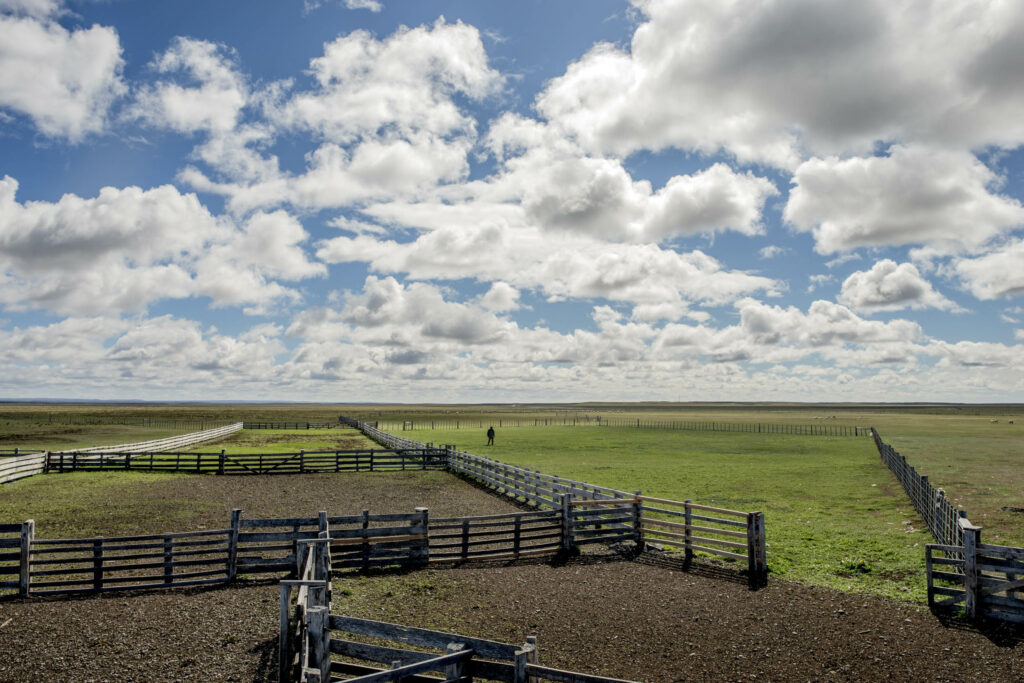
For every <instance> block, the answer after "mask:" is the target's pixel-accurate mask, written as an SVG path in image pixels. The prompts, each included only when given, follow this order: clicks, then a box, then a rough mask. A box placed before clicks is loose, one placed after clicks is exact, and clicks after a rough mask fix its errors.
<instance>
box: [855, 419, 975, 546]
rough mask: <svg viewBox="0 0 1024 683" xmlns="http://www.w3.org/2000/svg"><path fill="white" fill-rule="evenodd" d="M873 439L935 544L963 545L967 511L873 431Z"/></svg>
mask: <svg viewBox="0 0 1024 683" xmlns="http://www.w3.org/2000/svg"><path fill="white" fill-rule="evenodd" d="M871 437H872V438H873V439H874V441H875V447H876V448H877V449H878V454H879V455H880V456H881V458H882V462H884V463H885V465H886V466H887V467H888V468H889V469H890V470H891V471H892V473H893V474H894V475H895V476H896V480H897V481H899V482H900V484H902V485H903V490H904V491H906V492H907V497H908V498H910V502H911V503H912V504H913V506H914V509H915V510H917V513H918V514H919V515H921V519H922V520H924V523H925V524H926V525H927V526H928V529H929V531H931V532H932V536H934V537H935V540H936V541H938V542H939V544H942V545H963V531H962V529H963V525H962V524H961V519H963V518H966V517H967V511H966V510H960V509H959V508H957V507H955V506H954V505H953V503H951V502H950V501H949V499H948V498H946V492H945V491H944V490H942V489H941V488H939V489H937V488H935V487H934V486H932V485H931V483H930V482H929V481H928V477H927V476H926V475H923V474H920V473H918V471H917V470H916V469H915V468H914V467H911V466H910V465H908V464H907V459H906V458H905V457H903V456H902V455H900V454H899V453H897V452H896V449H894V448H893V447H892V446H890V445H889V444H887V443H885V442H883V441H882V438H881V437H880V436H879V435H878V432H876V431H875V429H874V427H872V428H871Z"/></svg>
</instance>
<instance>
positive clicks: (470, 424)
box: [247, 415, 871, 436]
mask: <svg viewBox="0 0 1024 683" xmlns="http://www.w3.org/2000/svg"><path fill="white" fill-rule="evenodd" d="M375 424H377V426H378V428H379V429H381V430H383V431H386V432H392V433H397V432H403V431H417V430H419V431H423V430H461V429H487V428H488V427H496V428H497V429H506V428H514V427H559V426H561V427H630V428H634V429H674V430H685V431H693V432H743V433H746V434H790V435H796V436H870V435H871V430H870V428H869V427H858V426H856V425H845V424H832V423H828V422H823V423H821V424H794V423H785V422H781V423H771V422H767V423H761V422H716V421H714V420H707V421H689V420H657V419H644V418H640V417H637V418H627V417H619V418H616V417H608V418H602V417H601V416H597V417H589V416H583V417H580V416H569V415H562V416H561V417H557V416H556V417H533V418H530V417H497V418H492V419H490V420H488V419H486V418H482V417H481V418H476V419H473V418H467V419H458V418H456V419H437V420H434V419H421V420H418V421H417V420H379V421H376V422H375ZM247 428H248V425H247Z"/></svg>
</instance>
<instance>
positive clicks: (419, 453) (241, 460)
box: [47, 447, 447, 474]
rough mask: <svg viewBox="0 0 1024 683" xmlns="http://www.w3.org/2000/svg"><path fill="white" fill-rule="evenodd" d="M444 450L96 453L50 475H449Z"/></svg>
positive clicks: (58, 459)
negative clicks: (130, 472) (445, 472)
mask: <svg viewBox="0 0 1024 683" xmlns="http://www.w3.org/2000/svg"><path fill="white" fill-rule="evenodd" d="M446 457H447V456H446V453H445V451H444V450H439V449H434V448H423V447H420V448H409V449H404V450H383V449H368V450H349V451H340V450H338V451H305V450H301V451H298V452H296V453H240V454H228V453H226V452H225V451H223V450H222V451H220V452H208V453H181V452H149V453H134V454H132V455H130V456H126V455H125V454H123V453H119V452H105V451H97V452H92V453H89V454H86V455H83V454H80V453H68V452H62V453H50V455H49V458H48V465H47V467H48V471H50V472H76V471H82V470H90V471H91V470H97V471H105V470H141V471H147V472H185V473H194V474H307V473H313V472H381V471H393V470H406V469H409V470H412V469H420V470H423V469H444V468H445V464H446Z"/></svg>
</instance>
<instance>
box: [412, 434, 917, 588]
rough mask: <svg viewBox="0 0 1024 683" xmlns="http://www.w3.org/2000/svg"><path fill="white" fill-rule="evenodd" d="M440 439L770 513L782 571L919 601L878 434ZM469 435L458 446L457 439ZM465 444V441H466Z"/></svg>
mask: <svg viewBox="0 0 1024 683" xmlns="http://www.w3.org/2000/svg"><path fill="white" fill-rule="evenodd" d="M422 434H424V435H425V436H429V439H428V440H433V441H435V442H436V443H455V445H456V446H458V447H459V448H461V449H463V450H468V451H470V452H472V453H477V454H480V455H486V456H488V457H492V458H495V459H497V460H500V461H503V462H509V463H515V464H517V465H522V466H525V467H528V468H531V469H538V470H540V471H542V472H545V473H548V474H557V475H560V476H563V477H569V478H573V479H581V480H584V481H587V482H590V483H594V484H600V485H602V486H608V487H611V488H616V489H620V490H624V491H634V490H638V489H639V490H642V491H643V492H644V493H646V494H649V495H652V496H655V497H662V498H671V499H674V500H684V499H691V500H693V501H694V502H695V503H703V504H706V505H714V506H719V507H727V508H732V509H736V510H743V511H756V510H759V511H761V512H764V513H765V519H766V523H767V533H768V540H769V547H768V559H769V566H770V567H771V571H772V572H773V574H774V575H775V576H778V577H781V578H786V579H791V580H795V581H800V582H803V583H808V584H813V585H823V586H830V587H834V588H839V589H841V590H853V591H859V592H870V593H876V594H882V595H889V596H896V597H909V598H912V599H915V600H916V599H921V598H922V597H923V595H924V594H923V591H922V587H923V586H922V584H923V582H922V580H921V577H923V571H924V548H923V546H924V544H925V543H929V542H931V536H930V535H929V534H928V532H927V531H926V530H925V529H923V528H922V525H921V523H920V520H919V518H918V517H917V515H916V513H915V512H914V510H913V508H912V507H911V505H910V503H909V501H908V500H907V498H906V496H905V495H904V494H903V491H902V489H901V488H900V486H899V484H898V483H897V482H896V481H895V480H894V479H893V477H892V475H891V474H890V473H889V471H888V469H886V468H885V467H884V465H882V464H881V462H880V461H879V459H878V456H877V454H876V453H875V450H874V445H873V443H872V442H871V440H870V439H854V438H828V437H799V436H789V435H777V434H769V435H765V434H749V433H731V432H690V431H670V430H658V429H635V428H618V427H608V428H602V429H579V428H572V427H561V426H559V427H536V428H533V427H531V428H520V429H505V430H502V431H499V432H498V435H497V439H496V440H495V445H494V446H492V447H488V446H486V445H485V444H486V437H485V436H484V435H483V434H482V433H480V434H475V435H474V438H473V439H471V440H468V441H467V440H466V437H468V436H469V434H467V433H466V432H465V431H464V430H458V431H455V430H450V431H442V430H435V431H432V432H422ZM460 437H461V439H460ZM460 441H461V443H460Z"/></svg>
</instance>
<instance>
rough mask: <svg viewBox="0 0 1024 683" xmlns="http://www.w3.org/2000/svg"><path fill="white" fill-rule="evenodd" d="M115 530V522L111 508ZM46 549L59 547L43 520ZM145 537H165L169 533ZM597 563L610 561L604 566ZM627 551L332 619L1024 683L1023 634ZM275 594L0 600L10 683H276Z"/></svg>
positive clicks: (544, 654) (491, 503)
mask: <svg viewBox="0 0 1024 683" xmlns="http://www.w3.org/2000/svg"><path fill="white" fill-rule="evenodd" d="M124 495H131V496H135V495H148V496H159V497H162V498H165V499H168V500H183V501H195V502H196V503H201V504H197V505H195V508H194V509H195V514H194V515H193V517H192V518H191V519H192V523H193V524H194V525H205V526H208V527H209V528H213V527H215V526H223V525H224V523H225V522H226V520H227V512H228V511H229V510H230V509H231V508H234V507H240V508H242V509H244V510H246V516H250V517H269V516H277V515H285V514H287V515H289V516H293V515H304V514H315V512H317V511H318V510H328V511H329V512H330V513H331V514H350V513H353V512H358V511H360V510H362V509H364V508H366V509H370V510H371V511H374V512H392V511H405V510H411V509H412V508H413V507H416V506H427V507H429V508H430V510H431V515H432V516H459V515H470V514H488V513H497V512H505V511H509V510H511V509H513V508H512V506H511V505H510V504H509V503H507V502H506V501H503V500H501V499H499V498H497V497H494V496H492V495H489V494H487V493H486V492H484V491H482V490H480V489H478V488H475V487H473V486H470V485H468V484H464V483H462V482H460V481H459V480H457V479H456V478H454V477H452V476H451V475H447V474H445V473H441V472H411V473H398V472H396V473H373V474H360V475H299V476H287V477H286V476H282V477H213V476H194V477H160V476H159V475H154V480H153V482H152V483H147V484H145V485H138V486H132V487H131V490H130V491H125V492H124ZM112 509H113V510H114V512H113V513H112V514H116V508H112ZM37 522H39V523H40V527H41V528H40V533H41V535H44V534H45V524H44V523H43V522H42V521H41V520H37ZM145 525H146V528H147V529H148V530H152V531H184V530H187V529H186V528H176V529H165V528H163V527H162V526H161V524H160V519H153V520H145ZM599 559H600V561H599ZM656 560H657V558H656V557H654V556H646V557H645V558H644V559H643V560H642V561H639V562H629V561H624V560H622V559H620V558H619V557H618V556H616V555H614V553H609V554H608V555H607V556H606V557H604V558H595V557H593V556H590V555H585V556H583V557H580V558H577V559H572V560H569V561H566V562H561V563H534V564H520V565H493V566H477V567H462V568H454V569H430V570H425V571H419V572H409V573H404V574H383V575H377V576H361V577H351V578H339V579H337V580H336V582H335V599H334V607H333V610H332V611H334V612H335V613H346V614H351V615H354V616H363V617H369V618H375V619H383V620H386V621H395V622H399V623H403V624H409V625H414V626H422V627H428V628H440V629H445V630H453V631H457V632H461V633H466V634H470V635H475V636H480V637H487V638H493V639H497V640H503V641H506V642H512V643H519V642H522V641H523V640H524V639H525V637H526V635H527V634H530V633H536V634H537V635H538V636H539V642H540V646H541V661H542V662H543V663H545V664H548V665H552V666H558V667H562V668H570V669H575V670H579V671H585V672H592V673H600V674H605V675H611V676H617V677H623V678H634V679H638V680H644V681H677V680H714V681H718V680H766V679H767V680H789V679H802V680H809V679H834V680H851V681H852V680H877V679H885V678H893V679H897V680H950V681H953V680H958V681H959V680H986V681H1019V680H1024V657H1022V656H1021V654H1022V647H1024V646H1022V645H1021V644H1020V640H1019V638H1017V636H1016V635H1015V634H1014V633H1013V632H993V633H988V634H983V633H980V632H978V631H976V630H972V629H968V628H965V627H962V626H958V625H957V624H951V625H944V624H943V623H941V622H940V620H938V619H937V618H936V617H935V616H933V615H932V614H930V613H929V612H928V611H927V610H925V609H923V608H920V607H916V606H913V605H909V604H906V603H898V602H893V601H888V600H883V599H878V598H867V597H862V596H858V595H852V594H845V593H839V592H836V591H831V590H825V589H814V588H809V587H806V586H802V585H798V584H793V583H787V582H782V581H777V580H770V582H769V586H768V587H767V588H766V589H763V590H760V591H750V590H748V589H747V587H746V585H745V584H744V583H743V582H742V580H741V579H740V578H739V577H737V576H736V575H734V574H732V575H730V574H729V573H727V572H726V573H723V572H716V571H714V570H712V569H708V568H703V569H701V568H698V569H697V570H696V571H691V572H688V573H686V572H681V571H679V570H678V569H677V568H675V567H673V566H672V562H661V561H656ZM276 631H277V587H276V583H275V582H273V581H270V582H244V581H243V582H241V583H239V584H237V585H234V586H226V587H217V588H211V589H206V590H189V589H177V590H171V591H166V592H153V593H139V594H113V595H106V596H103V597H84V598H78V599H62V600H57V599H31V600H19V599H3V600H0V680H3V681H7V680H34V679H49V680H62V681H64V680H66V681H94V680H108V681H140V680H157V679H161V680H187V681H188V680H195V681H199V680H204V681H205V680H225V681H262V680H271V679H273V678H274V677H275V676H276V667H277V663H276V647H277V642H276Z"/></svg>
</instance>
